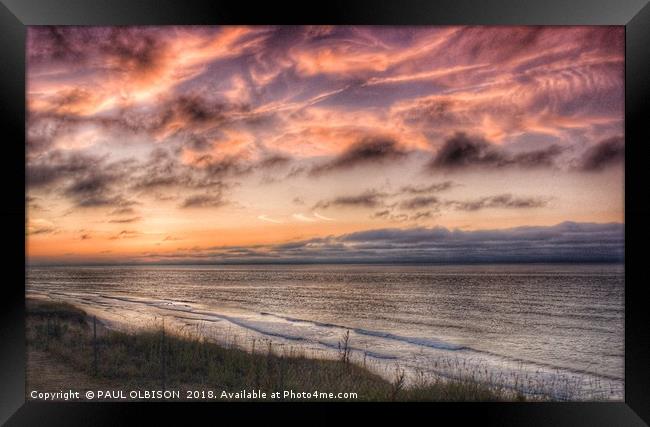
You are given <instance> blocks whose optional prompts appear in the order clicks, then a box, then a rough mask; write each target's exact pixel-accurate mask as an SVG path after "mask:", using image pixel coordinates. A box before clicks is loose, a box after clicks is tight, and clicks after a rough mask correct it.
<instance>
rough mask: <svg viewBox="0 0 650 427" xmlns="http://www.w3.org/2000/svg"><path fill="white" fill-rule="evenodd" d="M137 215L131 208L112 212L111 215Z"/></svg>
mask: <svg viewBox="0 0 650 427" xmlns="http://www.w3.org/2000/svg"><path fill="white" fill-rule="evenodd" d="M134 213H135V209H133V208H131V207H123V208H117V209H114V210H112V211H111V212H110V215H132V214H134Z"/></svg>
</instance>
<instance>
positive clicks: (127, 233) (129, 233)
mask: <svg viewBox="0 0 650 427" xmlns="http://www.w3.org/2000/svg"><path fill="white" fill-rule="evenodd" d="M141 234H142V233H140V232H139V231H135V230H122V231H120V232H119V233H117V234H116V235H114V236H111V237H110V239H111V240H118V239H131V238H134V237H138V236H140V235H141Z"/></svg>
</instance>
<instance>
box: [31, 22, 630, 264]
mask: <svg viewBox="0 0 650 427" xmlns="http://www.w3.org/2000/svg"><path fill="white" fill-rule="evenodd" d="M26 100H27V123H26V131H27V140H26V174H27V176H26V201H25V202H26V206H27V217H26V246H27V249H26V250H27V259H28V262H29V263H32V264H39V263H43V264H48V263H54V264H69V263H71V264H74V263H97V262H99V263H104V262H106V263H167V262H171V263H196V262H200V263H220V262H400V261H408V262H411V261H413V262H463V261H468V262H475V261H485V262H491V261H512V262H517V261H611V260H621V259H622V257H623V247H624V233H623V223H624V186H623V180H624V148H625V145H624V27H608V26H598V27H591V26H577V27H532V26H529V27H506V26H499V27H468V26H441V27H431V26H429V27H427V26H418V27H404V26H402V27H382V26H374V27H373V26H369V27H366V26H353V27H343V26H332V27H327V26H317V27H288V26H281V27H266V26H253V27H243V26H218V27H217V26H180V27H170V26H165V27H29V28H28V37H27V89H26Z"/></svg>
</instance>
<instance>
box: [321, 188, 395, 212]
mask: <svg viewBox="0 0 650 427" xmlns="http://www.w3.org/2000/svg"><path fill="white" fill-rule="evenodd" d="M386 196H387V194H386V193H380V192H378V191H376V190H368V191H365V192H364V193H361V194H358V195H354V196H340V197H336V198H334V199H332V200H324V201H320V202H318V203H316V204H315V205H314V209H321V208H322V209H327V208H329V207H331V206H341V207H363V208H376V207H378V206H381V205H382V204H383V200H384V198H385V197H386Z"/></svg>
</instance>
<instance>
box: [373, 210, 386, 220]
mask: <svg viewBox="0 0 650 427" xmlns="http://www.w3.org/2000/svg"><path fill="white" fill-rule="evenodd" d="M389 216H390V210H389V209H384V210H383V211H378V212H375V213H374V214H372V218H388V217H389Z"/></svg>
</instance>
